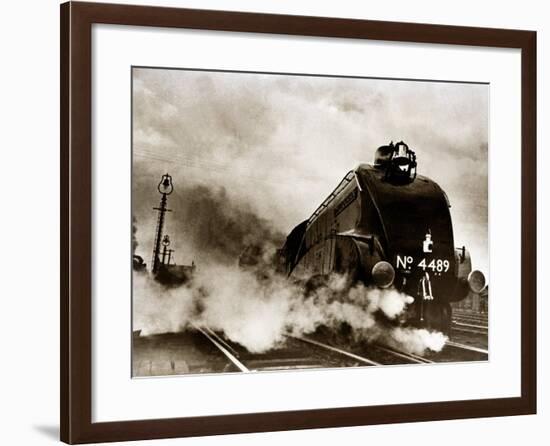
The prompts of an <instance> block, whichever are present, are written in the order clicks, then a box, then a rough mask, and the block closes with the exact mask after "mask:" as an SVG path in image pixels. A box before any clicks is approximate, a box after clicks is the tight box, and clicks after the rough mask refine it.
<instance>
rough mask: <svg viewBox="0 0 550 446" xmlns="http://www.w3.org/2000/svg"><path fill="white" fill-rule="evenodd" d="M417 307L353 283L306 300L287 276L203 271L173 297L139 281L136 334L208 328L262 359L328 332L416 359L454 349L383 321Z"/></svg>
mask: <svg viewBox="0 0 550 446" xmlns="http://www.w3.org/2000/svg"><path fill="white" fill-rule="evenodd" d="M412 301H413V299H412V297H410V296H408V295H405V294H402V293H400V292H398V291H397V290H395V289H388V290H381V289H378V288H370V287H365V286H363V285H361V284H357V285H354V286H352V287H351V288H350V287H349V286H348V280H347V278H346V277H345V276H336V275H335V276H332V277H331V278H330V280H329V281H328V283H327V284H325V286H322V287H319V288H318V289H316V290H315V291H313V292H311V291H310V292H309V293H307V294H306V293H305V291H304V289H303V287H302V286H300V285H298V284H293V283H292V282H290V281H289V280H287V279H286V278H284V277H282V276H279V275H269V276H267V277H266V276H265V275H258V274H257V273H256V271H250V270H246V269H242V268H239V267H238V266H227V265H215V266H203V267H201V268H200V269H198V270H197V272H196V275H195V277H194V278H193V282H192V284H191V285H189V286H182V287H179V288H172V289H170V288H165V287H163V286H161V285H159V284H157V283H156V282H154V281H153V280H152V279H151V278H150V276H148V275H143V274H136V275H135V279H134V330H141V331H142V334H143V335H148V334H153V333H165V332H177V331H182V330H185V329H186V328H188V327H193V326H207V327H209V328H211V329H212V330H215V331H218V332H223V334H224V335H225V336H226V337H227V338H228V339H230V340H231V341H233V342H237V343H239V344H240V345H242V346H244V347H245V348H246V349H247V350H248V351H250V352H253V353H262V352H266V351H269V350H271V349H273V348H276V347H277V346H280V345H281V344H282V343H283V342H284V340H285V337H286V336H287V335H292V336H303V335H306V334H308V333H313V332H314V331H315V330H317V329H318V328H319V327H321V326H324V327H329V328H331V329H333V330H334V331H335V332H337V331H338V329H340V328H341V327H342V325H343V324H347V325H348V326H349V327H351V329H352V335H353V337H354V340H356V341H357V340H358V341H365V342H366V341H379V342H382V343H385V344H387V345H390V346H392V347H395V348H398V349H400V350H403V351H406V352H410V353H416V354H423V353H425V351H426V350H428V349H429V350H433V351H439V350H441V348H442V347H443V345H444V344H445V341H446V337H445V336H444V335H443V334H441V333H438V332H431V331H428V330H425V329H416V328H400V327H397V326H389V325H388V324H387V323H386V324H382V323H381V320H380V313H382V314H383V315H384V316H385V317H386V318H387V319H390V320H393V319H396V318H397V317H398V316H399V315H401V314H402V313H403V312H404V311H405V310H406V307H407V305H408V304H410V303H412Z"/></svg>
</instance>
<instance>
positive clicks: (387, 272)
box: [372, 260, 395, 288]
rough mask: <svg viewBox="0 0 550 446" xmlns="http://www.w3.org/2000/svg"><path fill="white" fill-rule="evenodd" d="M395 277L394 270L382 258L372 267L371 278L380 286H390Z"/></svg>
mask: <svg viewBox="0 0 550 446" xmlns="http://www.w3.org/2000/svg"><path fill="white" fill-rule="evenodd" d="M394 279H395V270H394V269H393V266H391V264H390V263H388V262H386V261H384V260H382V261H380V262H378V263H376V265H374V266H373V267H372V280H373V282H374V283H375V285H376V286H378V287H380V288H388V287H390V286H392V284H393V281H394Z"/></svg>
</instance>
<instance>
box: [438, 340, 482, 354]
mask: <svg viewBox="0 0 550 446" xmlns="http://www.w3.org/2000/svg"><path fill="white" fill-rule="evenodd" d="M445 345H448V346H449V347H454V348H461V349H463V350H470V351H472V352H477V353H483V354H485V355H489V350H485V349H483V348H478V347H472V346H470V345H465V344H460V343H458V342H452V341H447V342H446V343H445Z"/></svg>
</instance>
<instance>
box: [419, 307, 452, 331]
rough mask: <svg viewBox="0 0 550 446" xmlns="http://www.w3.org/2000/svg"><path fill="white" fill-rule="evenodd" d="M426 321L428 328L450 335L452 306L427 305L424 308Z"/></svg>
mask: <svg viewBox="0 0 550 446" xmlns="http://www.w3.org/2000/svg"><path fill="white" fill-rule="evenodd" d="M424 320H425V324H426V328H429V329H432V330H437V331H441V332H442V333H444V334H446V335H449V333H450V331H451V321H452V310H451V305H450V304H449V303H447V302H445V303H435V302H429V303H427V305H426V307H425V308H424Z"/></svg>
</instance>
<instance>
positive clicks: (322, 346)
mask: <svg viewBox="0 0 550 446" xmlns="http://www.w3.org/2000/svg"><path fill="white" fill-rule="evenodd" d="M288 337H290V338H294V339H298V340H299V341H302V342H306V343H308V344H312V345H316V346H317V347H321V348H324V349H326V350H330V351H333V352H336V353H339V354H341V355H344V356H348V357H350V358H353V359H356V360H357V361H361V362H363V363H365V364H369V365H382V364H380V363H379V362H375V361H372V360H371V359H367V358H363V357H362V356H359V355H356V354H355V353H350V352H348V351H346V350H342V349H340V348H337V347H333V346H332V345H328V344H323V343H322V342H318V341H314V340H313V339H308V338H302V337H299V336H290V335H289V336H288Z"/></svg>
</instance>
